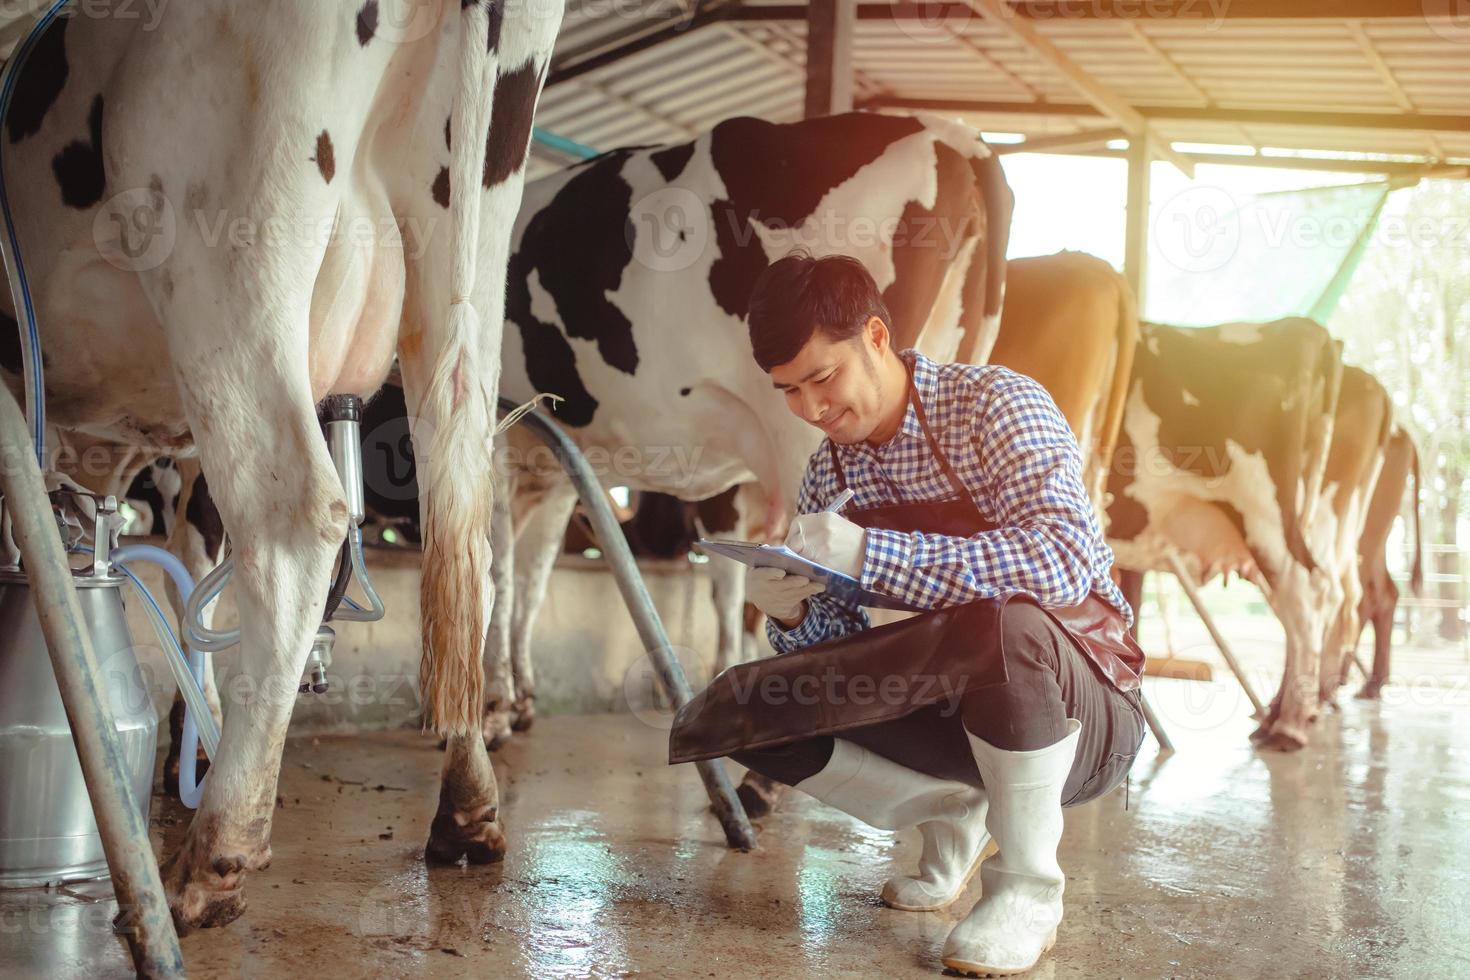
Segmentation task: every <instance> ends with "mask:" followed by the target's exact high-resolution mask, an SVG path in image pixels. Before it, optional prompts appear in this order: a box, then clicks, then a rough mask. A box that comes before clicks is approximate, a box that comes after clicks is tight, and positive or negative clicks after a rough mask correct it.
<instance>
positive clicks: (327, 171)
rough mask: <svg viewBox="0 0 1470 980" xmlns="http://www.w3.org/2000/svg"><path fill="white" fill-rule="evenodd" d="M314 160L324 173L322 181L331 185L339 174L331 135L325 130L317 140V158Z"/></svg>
mask: <svg viewBox="0 0 1470 980" xmlns="http://www.w3.org/2000/svg"><path fill="white" fill-rule="evenodd" d="M312 159H313V160H315V161H316V168H317V169H318V170H320V171H321V172H322V180H325V181H326V182H327V183H329V184H330V183H331V182H332V178H333V177H335V176H336V174H337V156H336V153H335V152H334V151H333V149H332V137H331V134H329V133H328V132H327V131H326V130H325V129H324V130H322V134H321V135H320V136H318V137H317V138H316V156H314V157H312Z"/></svg>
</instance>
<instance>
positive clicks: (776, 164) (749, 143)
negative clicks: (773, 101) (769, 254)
mask: <svg viewBox="0 0 1470 980" xmlns="http://www.w3.org/2000/svg"><path fill="white" fill-rule="evenodd" d="M922 129H923V124H922V123H921V122H919V120H917V119H914V118H912V117H910V116H889V115H884V114H882V113H869V112H853V113H845V114H843V115H838V116H821V117H818V118H816V119H806V120H802V121H801V122H795V123H771V122H766V121H765V120H764V119H753V118H750V117H748V116H741V117H737V118H735V119H727V120H725V121H724V122H722V123H720V124H719V125H718V126H716V127H715V128H714V129H713V130H711V132H710V156H711V159H712V162H713V163H714V167H715V171H716V172H717V173H718V174H719V175H720V178H721V180H723V181H724V184H725V189H726V198H725V199H724V200H721V201H716V202H715V203H714V205H713V211H714V214H713V218H714V221H715V239H716V242H717V243H718V244H719V246H720V257H719V258H718V259H716V260H715V261H714V264H713V265H712V266H711V267H710V277H709V281H710V290H711V291H712V292H713V293H714V296H715V300H716V301H717V302H718V303H719V304H720V308H721V309H723V310H724V311H725V312H726V313H729V314H731V315H732V316H739V317H744V316H745V313H746V310H747V308H748V306H749V302H750V287H751V286H752V285H753V284H754V282H755V277H756V276H758V275H759V274H760V273H761V270H763V269H764V268H765V267H766V258H765V250H764V247H763V246H762V244H761V240H760V238H759V237H758V236H757V235H756V234H755V231H754V229H753V228H751V222H754V221H761V222H764V223H766V224H768V225H771V224H778V225H781V226H785V227H794V226H797V225H800V224H801V223H802V222H803V221H805V220H806V219H807V218H809V217H811V215H812V212H813V211H815V210H816V207H817V204H818V203H819V202H820V201H821V200H822V198H823V197H824V196H826V194H827V193H828V192H829V191H831V190H832V189H833V188H834V187H836V186H838V185H839V184H841V183H843V182H844V181H846V180H847V179H848V178H850V177H852V176H853V175H854V174H856V173H857V172H858V171H859V170H861V169H862V168H863V167H865V166H867V165H868V164H870V163H872V162H873V161H874V160H876V159H878V158H879V157H880V156H882V155H883V153H884V151H885V150H887V149H888V147H889V146H890V145H891V144H893V143H894V142H896V141H898V140H901V139H903V138H905V137H907V136H912V135H913V134H915V133H917V132H919V131H921V130H922ZM752 160H759V161H760V165H759V166H751V161H752Z"/></svg>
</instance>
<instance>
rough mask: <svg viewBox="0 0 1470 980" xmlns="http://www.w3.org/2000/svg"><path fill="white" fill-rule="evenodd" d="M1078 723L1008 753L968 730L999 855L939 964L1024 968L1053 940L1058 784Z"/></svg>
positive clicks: (1008, 970) (986, 971)
mask: <svg viewBox="0 0 1470 980" xmlns="http://www.w3.org/2000/svg"><path fill="white" fill-rule="evenodd" d="M1081 730H1082V723H1081V722H1080V721H1078V720H1077V719H1075V718H1069V719H1067V734H1066V736H1065V737H1064V738H1063V739H1062V740H1061V741H1059V742H1057V743H1055V744H1054V745H1048V746H1047V747H1045V748H1041V749H1033V750H1031V751H1029V752H1007V751H1005V750H1003V749H998V748H996V747H995V746H993V745H991V744H990V743H988V742H984V741H982V740H980V739H978V738H976V737H975V736H974V735H969V733H968V732H967V733H966V734H967V735H968V736H969V739H970V747H971V749H972V750H973V751H974V753H975V762H976V764H977V765H978V766H979V767H980V778H981V779H982V780H983V781H984V782H985V795H986V796H987V797H988V798H989V800H990V807H989V811H988V813H987V814H986V818H985V824H986V827H988V828H989V830H990V833H991V834H992V835H994V837H995V842H996V844H998V845H999V846H1000V852H999V853H997V854H994V855H992V856H991V857H990V859H989V860H987V861H986V862H985V863H984V864H983V865H981V867H980V881H981V898H980V900H979V901H978V902H976V903H975V907H974V908H973V909H971V910H970V914H969V915H968V916H966V917H965V918H964V919H963V920H962V921H961V922H960V923H959V924H958V925H957V926H955V927H954V930H953V931H952V932H950V934H949V938H948V939H947V940H945V943H944V965H945V966H947V967H949V968H950V969H953V970H958V971H960V972H961V973H964V974H967V975H969V976H980V977H996V976H1006V975H1009V974H1012V973H1024V972H1026V971H1027V970H1029V969H1031V968H1032V967H1033V966H1035V965H1036V961H1037V960H1039V959H1040V958H1041V954H1043V953H1045V952H1046V951H1047V950H1048V949H1050V948H1051V947H1052V944H1053V943H1055V942H1056V938H1057V926H1058V925H1059V924H1060V923H1061V921H1062V890H1063V888H1064V887H1065V885H1066V878H1065V877H1064V876H1063V875H1062V869H1061V866H1060V865H1058V864H1057V845H1058V844H1060V843H1061V840H1062V787H1063V785H1064V784H1065V783H1066V781H1067V774H1068V773H1069V772H1071V769H1072V761H1073V759H1074V758H1075V757H1076V754H1077V733H1078V732H1080V731H1081Z"/></svg>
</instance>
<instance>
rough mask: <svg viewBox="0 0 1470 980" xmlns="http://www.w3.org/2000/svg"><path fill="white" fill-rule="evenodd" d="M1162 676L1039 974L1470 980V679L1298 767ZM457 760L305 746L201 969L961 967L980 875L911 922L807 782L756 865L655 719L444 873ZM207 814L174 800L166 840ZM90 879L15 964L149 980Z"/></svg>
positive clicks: (16, 931) (1071, 848)
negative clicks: (437, 836) (475, 862)
mask: <svg viewBox="0 0 1470 980" xmlns="http://www.w3.org/2000/svg"><path fill="white" fill-rule="evenodd" d="M1149 684H1150V686H1149V688H1148V690H1149V691H1150V693H1151V697H1152V699H1153V700H1154V702H1155V704H1156V706H1157V708H1158V709H1159V711H1160V713H1161V714H1162V715H1163V716H1164V718H1165V720H1166V721H1167V722H1168V724H1169V725H1170V730H1171V734H1172V735H1173V736H1174V739H1175V742H1176V744H1177V747H1178V752H1177V753H1176V754H1175V755H1173V756H1171V757H1166V758H1163V759H1160V758H1159V757H1158V756H1157V754H1156V752H1155V746H1154V742H1153V741H1152V740H1151V739H1150V740H1148V741H1147V742H1145V747H1144V752H1143V754H1142V755H1141V756H1140V758H1139V761H1138V763H1137V765H1136V766H1135V768H1134V771H1133V778H1132V780H1131V788H1130V792H1129V793H1128V794H1127V796H1126V801H1125V793H1124V792H1123V791H1122V790H1121V789H1120V790H1119V791H1118V792H1116V793H1114V794H1113V795H1110V796H1108V797H1106V798H1105V799H1102V800H1100V801H1097V802H1095V803H1092V804H1089V805H1088V806H1085V807H1081V808H1078V809H1075V810H1070V811H1068V812H1067V831H1066V836H1065V838H1064V841H1063V846H1062V854H1061V862H1062V866H1063V868H1064V869H1065V870H1066V872H1067V892H1066V908H1067V911H1066V918H1065V920H1064V922H1063V924H1062V929H1061V933H1060V937H1059V940H1058V944H1057V946H1056V948H1055V949H1054V950H1053V951H1052V952H1051V953H1050V954H1049V955H1048V956H1047V957H1046V958H1045V959H1044V960H1043V961H1042V963H1041V965H1040V966H1039V967H1038V968H1037V969H1036V970H1035V971H1033V973H1032V976H1035V977H1038V978H1055V977H1205V976H1232V977H1235V976H1240V977H1268V976H1269V977H1313V978H1316V977H1413V978H1418V977H1434V978H1441V977H1456V976H1459V977H1470V858H1467V857H1466V855H1467V854H1470V708H1467V707H1466V706H1465V705H1464V704H1463V703H1462V702H1463V700H1464V695H1463V693H1461V694H1459V695H1456V694H1455V693H1454V692H1442V694H1441V696H1440V697H1438V698H1436V699H1432V703H1426V699H1424V698H1417V699H1415V700H1414V702H1413V703H1410V702H1409V701H1407V700H1400V701H1398V702H1393V703H1387V704H1381V705H1375V704H1364V703H1360V702H1351V701H1346V702H1345V703H1344V706H1343V711H1342V713H1341V714H1334V715H1329V716H1327V717H1326V718H1324V720H1323V721H1322V722H1321V723H1320V724H1319V726H1318V728H1317V730H1316V731H1315V733H1314V735H1315V737H1314V741H1313V744H1312V745H1311V746H1310V747H1309V748H1308V749H1307V750H1306V751H1303V752H1301V753H1298V754H1296V755H1292V756H1280V755H1259V754H1257V753H1255V752H1253V751H1252V750H1251V748H1250V746H1249V744H1248V743H1247V741H1246V734H1247V732H1248V731H1249V730H1250V727H1251V723H1250V721H1249V719H1247V718H1246V717H1245V716H1244V713H1243V712H1242V711H1240V710H1239V707H1238V705H1239V701H1240V699H1239V698H1238V697H1236V696H1234V695H1233V694H1232V693H1231V692H1230V690H1229V689H1228V688H1227V687H1224V686H1223V685H1222V686H1218V687H1210V686H1208V685H1200V684H1198V683H1191V682H1182V681H1150V682H1149ZM1210 692H1214V693H1213V694H1212V693H1210ZM435 744H436V743H435V741H434V740H433V739H431V738H429V737H426V736H421V735H419V734H418V732H417V731H397V732H387V733H375V734H369V735H362V736H340V737H338V736H334V737H321V738H318V739H311V738H304V739H296V740H293V741H291V742H290V743H289V744H288V747H287V751H286V759H285V764H284V767H283V770H282V778H281V785H280V794H281V806H279V807H278V809H277V811H276V819H275V830H274V838H273V842H272V843H273V847H274V852H275V858H274V863H273V865H272V866H271V868H269V869H268V870H266V871H264V872H255V873H252V874H251V875H250V878H249V881H248V884H247V894H248V902H249V907H248V910H247V911H246V913H245V915H244V916H242V917H241V918H240V919H239V920H237V921H236V922H235V923H233V924H232V925H230V926H228V927H226V928H224V929H214V930H206V931H201V932H198V933H195V934H193V935H191V936H189V937H187V938H186V939H185V940H184V946H183V948H184V956H185V959H186V962H187V963H188V965H189V967H190V971H191V973H193V974H194V975H195V976H250V977H275V976H281V977H288V976H289V977H293V978H294V977H302V976H312V975H318V976H322V977H327V976H330V977H343V976H347V977H351V976H362V977H368V976H371V977H380V976H410V975H412V976H424V975H429V976H445V977H459V976H464V977H486V976H492V977H517V976H529V977H561V976H566V977H580V976H595V977H611V976H651V977H675V976H677V977H701V976H710V977H727V976H732V977H741V978H745V977H752V978H756V977H792V976H802V977H805V976H829V975H830V976H898V977H909V976H912V977H923V976H933V975H936V974H939V973H940V972H941V968H940V967H939V963H938V956H939V950H940V947H941V945H942V944H943V942H944V938H945V935H946V934H947V932H948V931H949V929H950V928H951V927H952V926H953V924H954V922H955V920H956V918H957V917H959V916H962V915H963V914H964V912H965V911H967V909H968V905H969V904H970V903H971V902H972V901H973V898H974V897H975V895H976V891H977V890H978V887H979V879H978V878H977V879H976V881H975V883H974V884H973V885H972V891H971V893H970V894H969V895H968V896H967V897H966V898H964V899H962V900H961V902H960V903H957V904H956V906H954V907H952V908H951V909H950V910H949V911H947V912H941V913H927V914H925V913H909V912H896V911H893V910H890V909H887V908H885V907H883V906H882V905H881V904H880V903H879V902H878V899H877V893H878V889H879V887H880V886H881V884H882V882H883V880H884V879H885V878H886V877H887V876H888V875H890V874H892V873H894V871H895V870H903V869H907V868H909V867H910V866H911V865H912V863H913V862H914V861H915V860H916V859H917V856H918V849H919V847H918V835H917V832H916V831H905V832H902V833H900V834H897V835H894V834H890V833H887V832H884V831H878V830H873V829H871V828H868V827H867V826H866V825H864V824H861V823H859V822H857V821H856V820H853V819H852V818H849V817H847V816H846V815H845V814H842V813H839V812H838V811H835V810H832V809H830V808H827V807H825V806H823V805H821V804H819V803H817V802H815V801H813V800H810V799H808V798H806V797H805V796H802V795H801V794H796V793H793V794H791V795H790V796H789V797H788V803H787V804H786V805H785V806H784V808H783V809H782V810H780V811H779V812H778V813H777V814H776V815H774V816H772V817H769V818H767V819H766V820H764V821H763V822H762V823H761V825H760V831H761V844H760V847H759V848H758V849H757V850H756V851H754V852H751V853H740V852H736V851H731V850H728V849H727V848H726V846H725V844H724V838H723V835H722V834H721V832H720V829H719V826H718V824H717V823H716V822H715V820H714V818H713V817H712V816H710V815H709V814H708V812H707V810H706V801H705V798H704V795H703V789H702V786H701V784H700V782H699V780H698V778H697V776H696V774H695V772H694V769H693V767H691V766H680V767H672V768H671V767H669V766H667V765H665V764H664V759H665V746H666V742H665V734H664V732H662V731H660V730H659V729H658V728H657V727H651V726H650V725H648V724H645V723H643V722H641V721H639V720H638V719H637V718H635V717H633V716H630V715H598V716H560V717H548V718H542V719H540V720H538V721H537V723H536V727H535V729H534V730H533V731H532V732H530V733H529V734H527V735H526V736H523V737H518V740H516V741H514V742H513V743H512V744H510V745H509V746H507V747H506V748H504V749H502V750H501V751H499V752H498V753H496V754H495V756H494V761H495V769H496V772H497V774H498V775H499V777H500V780H501V787H502V795H503V813H504V817H505V824H506V830H507V833H508V835H509V838H510V844H511V850H510V853H509V855H508V856H507V857H506V859H505V861H504V862H503V863H502V864H499V865H494V866H490V867H473V868H432V869H430V868H428V867H426V866H425V865H424V863H423V861H422V858H421V856H420V855H421V849H422V846H423V842H424V839H425V835H426V833H427V829H428V823H429V819H430V817H431V815H432V812H433V808H434V803H435V799H436V795H437V785H438V771H439V759H440V753H439V751H438V750H437V749H436V747H435ZM728 765H729V771H730V772H731V774H732V777H734V778H735V779H737V780H738V778H739V775H740V773H741V770H740V768H739V767H738V766H735V765H734V764H733V763H729V764H728ZM1125 802H1126V804H1127V809H1125ZM187 816H188V811H185V810H183V809H182V808H180V807H179V806H178V805H177V804H166V803H164V801H162V800H161V799H159V800H155V802H154V811H153V823H154V829H155V840H156V842H158V843H160V845H162V843H163V841H165V840H167V841H172V840H175V839H176V838H177V836H178V835H179V833H181V831H182V829H183V826H184V821H186V820H187ZM69 892H70V893H69V894H63V893H59V892H55V891H53V892H49V893H47V892H36V891H32V892H11V893H0V976H3V977H7V978H8V977H35V976H47V977H71V976H87V977H91V978H102V977H113V976H119V977H120V976H127V975H128V974H129V972H130V971H129V969H128V964H127V960H126V954H125V951H124V948H123V946H122V945H121V943H119V942H118V941H117V940H116V939H115V938H113V937H112V936H110V935H109V932H108V927H107V923H108V920H109V919H110V917H111V915H112V911H113V909H112V903H111V901H110V898H109V897H108V896H107V893H106V890H105V889H102V888H98V887H97V886H95V885H94V886H90V887H89V886H78V887H75V888H72V889H69Z"/></svg>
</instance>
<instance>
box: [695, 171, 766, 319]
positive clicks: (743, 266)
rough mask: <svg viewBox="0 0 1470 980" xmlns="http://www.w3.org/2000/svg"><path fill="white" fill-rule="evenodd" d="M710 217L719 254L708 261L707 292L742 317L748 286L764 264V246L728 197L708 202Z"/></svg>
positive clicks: (727, 311) (740, 211)
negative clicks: (711, 260)
mask: <svg viewBox="0 0 1470 980" xmlns="http://www.w3.org/2000/svg"><path fill="white" fill-rule="evenodd" d="M710 218H711V219H712V220H713V221H714V224H715V244H716V245H717V246H719V249H720V257H719V258H717V259H715V261H714V262H713V264H711V265H710V270H709V288H710V292H711V293H713V294H714V297H715V302H717V303H719V304H720V309H722V310H724V311H725V312H726V313H728V314H730V315H731V316H738V317H741V318H742V319H743V318H744V317H745V314H746V312H747V311H748V310H749V308H750V288H751V286H753V285H755V277H756V276H758V275H760V274H761V271H762V270H764V269H765V267H766V264H767V263H766V253H765V249H764V247H763V246H762V245H761V240H760V239H759V238H758V237H756V234H755V231H754V230H753V229H752V228H751V227H750V224H749V222H748V221H747V214H746V212H744V211H743V210H741V209H740V208H737V207H735V205H733V204H731V203H730V202H729V201H724V200H720V201H715V202H714V203H713V204H711V205H710Z"/></svg>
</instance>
